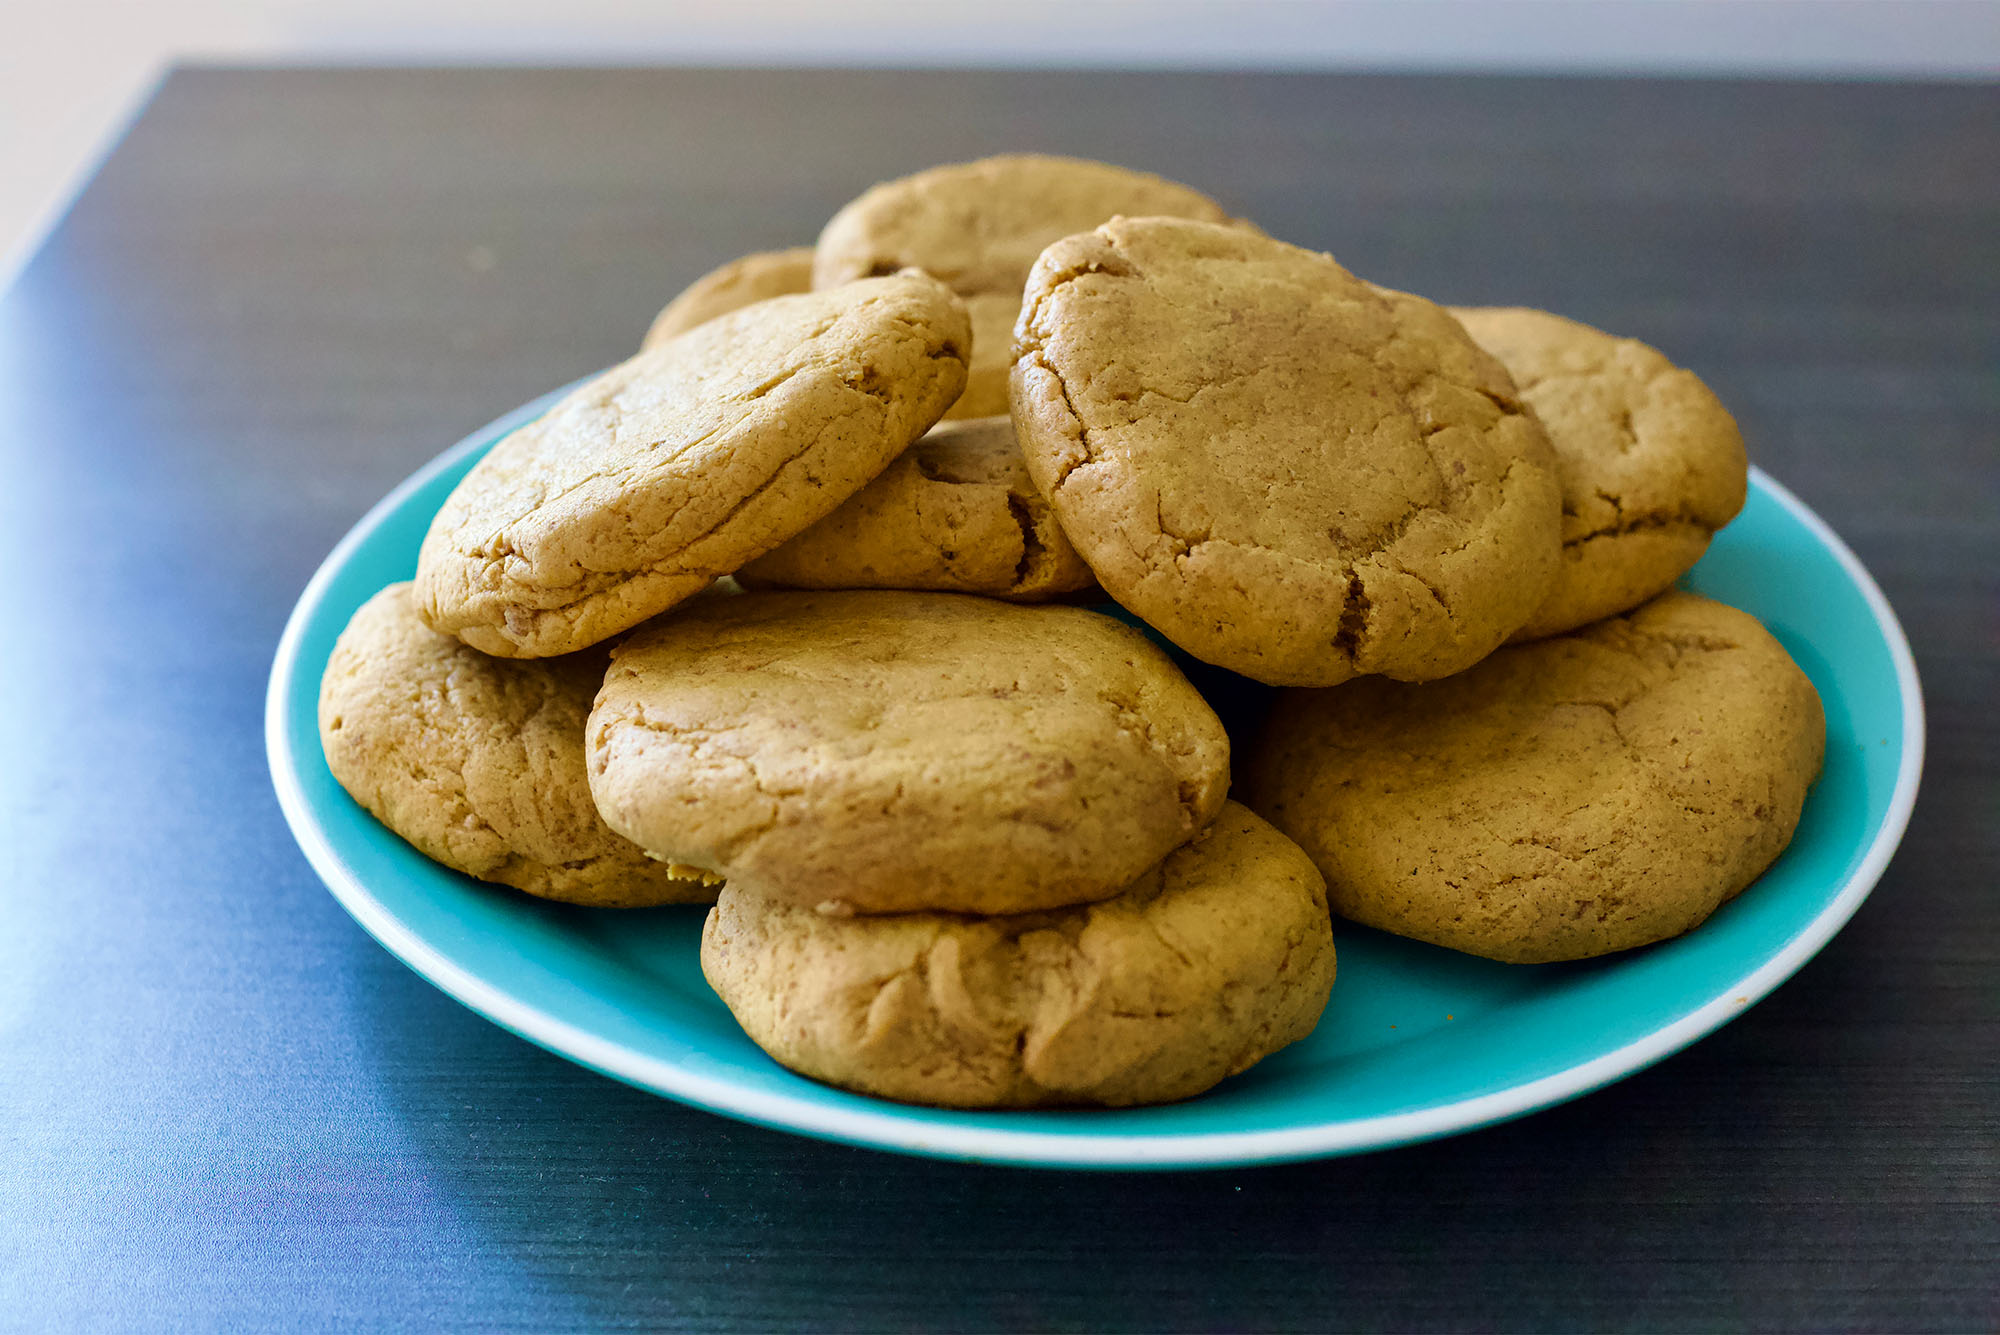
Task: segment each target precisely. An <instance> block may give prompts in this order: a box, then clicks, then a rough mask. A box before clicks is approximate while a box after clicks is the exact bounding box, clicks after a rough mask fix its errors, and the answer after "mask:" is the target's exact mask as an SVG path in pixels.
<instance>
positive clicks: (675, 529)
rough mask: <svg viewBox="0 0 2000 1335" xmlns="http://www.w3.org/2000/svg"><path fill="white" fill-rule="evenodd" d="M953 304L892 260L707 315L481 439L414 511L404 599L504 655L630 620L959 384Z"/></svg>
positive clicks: (861, 481) (743, 551)
mask: <svg viewBox="0 0 2000 1335" xmlns="http://www.w3.org/2000/svg"><path fill="white" fill-rule="evenodd" d="M969 338H970V333H969V327H968V324H967V321H966V316H965V308H964V307H963V306H962V305H961V304H960V303H959V301H958V299H957V298H956V297H954V296H952V295H951V293H950V292H949V291H947V290H946V289H945V288H944V287H943V286H942V285H941V284H939V283H938V282H937V281H936V280H934V279H931V278H928V277H926V276H925V275H923V274H919V273H915V272H911V273H905V274H898V275H896V276H894V277H890V278H873V279H868V280H866V281H863V282H859V283H853V284H849V285H848V286H846V287H840V288H835V289H833V290H832V291H828V292H810V293H805V294H803V295H800V296H791V297H774V298H772V299H771V300H769V301H761V302H758V303H757V304H756V305H754V306H746V307H744V308H743V309H741V310H738V311H733V312H731V313H730V314H728V315H723V316H719V317H717V318H716V319H713V320H710V321H709V322H708V323H707V324H704V325H702V326H700V327H699V328H697V329H693V330H690V331H689V332H687V333H686V334H683V335H681V336H680V337H678V338H672V339H668V340H667V341H666V342H664V343H662V344H660V345H658V346H657V347H655V348H653V349H652V350H651V351H648V352H642V353H640V354H639V355H638V356H636V357H634V358H632V359H631V360H630V361H628V362H626V363H624V364H623V365H622V366H619V367H616V368H614V369H613V370H611V371H609V372H606V373H605V374H604V375H601V376H599V377H598V378H597V379H595V380H593V381H591V382H590V383H589V384H587V385H584V386H583V387H581V388H580V389H577V390H576V391H574V392H573V393H571V394H570V395H568V396H567V397H566V398H564V399H563V401H562V402H561V403H559V404H557V405H556V406H555V407H554V408H551V409H550V410H549V411H548V413H547V414H546V415H545V416H543V417H542V418H540V419H539V420H537V421H535V422H532V423H530V424H529V425H527V426H524V427H522V428H521V429H520V430H518V431H516V432H514V433H513V434H512V435H510V436H508V437H507V438H506V439H505V440H503V441H501V442H500V443H499V444H498V445H496V446H494V447H493V450H492V452H491V453H489V454H488V455H487V456H486V457H485V458H484V459H482V460H480V462H479V463H478V464H477V465H476V466H475V467H474V468H473V469H472V471H471V472H470V473H468V474H466V476H465V479H464V481H462V482H460V483H459V484H458V488H457V489H456V490H455V491H453V492H452V494H451V496H450V497H449V498H448V499H447V500H446V501H445V503H444V507H443V508H442V509H441V510H439V511H438V514H437V517H436V518H435V519H434V520H433V521H432V523H431V528H430V532H429V533H428V534H427V535H426V536H425V538H424V542H423V547H422V550H421V551H420V552H419V554H418V557H417V607H418V610H419V611H420V612H421V614H422V615H423V618H424V620H425V621H426V622H428V623H429V624H430V626H431V627H432V628H433V629H435V630H441V631H446V632H448V633H450V634H454V635H456V636H458V637H459V638H460V639H462V640H464V641H465V642H466V643H467V644H470V645H471V646H472V647H473V648H475V649H483V650H485V651H486V652H487V653H490V654H499V655H502V656H504V657H509V658H541V657H547V656H550V655H553V654H562V653H569V652H571V651H573V650H576V649H581V648H583V647H584V646H585V645H588V644H594V643H596V642H597V641H599V640H602V639H604V638H605V637H607V636H610V635H615V634H617V633H618V632H619V631H621V630H625V629H627V628H628V627H631V626H635V625H637V624H638V623H639V622H641V621H643V620H645V619H646V618H647V617H650V616H653V615H654V614H656V613H658V612H662V611H664V610H666V609H667V608H669V607H672V606H673V605H674V604H676V603H678V602H680V601H682V600H683V599H685V598H688V597H690V596H692V595H693V594H694V593H696V592H697V591H699V590H700V589H702V588H704V587H706V586H707V585H708V584H710V583H711V582H712V581H713V580H714V579H715V578H716V576H718V575H726V574H730V573H732V572H734V571H735V570H736V569H737V568H738V567H740V566H742V565H743V564H744V563H746V562H748V561H750V560H753V559H755V558H756V557H758V556H761V555H763V554H764V553H765V552H767V551H769V550H770V549H771V548H773V547H776V546H777V545H778V544H779V543H781V542H783V541H785V540H786V539H787V538H789V537H791V536H792V535H794V534H796V533H799V532H802V531H803V530H805V529H807V528H809V527H811V526H812V525H813V524H814V523H816V522H817V521H818V520H819V519H820V518H821V517H822V516H824V515H826V514H827V513H828V512H830V511H831V510H833V508H834V507H835V506H837V505H839V504H840V503H841V502H842V501H844V500H846V499H847V498H848V497H849V496H851V495H853V494H854V493H855V492H857V491H859V490H860V489H861V488H862V487H864V486H865V485H867V483H868V482H869V481H870V480H871V479H872V478H874V476H875V475H876V474H877V473H879V472H881V471H882V470H883V469H884V468H886V467H887V466H888V465H889V462H890V460H892V459H894V458H895V457H896V456H897V455H898V454H900V453H902V452H903V449H904V447H906V446H907V445H908V444H909V443H910V442H911V441H913V440H915V439H916V438H917V437H918V436H920V435H922V434H923V433H924V431H925V430H927V429H928V428H929V427H930V425H931V424H932V423H933V422H935V421H936V420H937V419H938V416H939V414H941V413H942V412H943V411H944V410H945V408H946V406H948V405H949V404H950V403H951V401H952V400H953V399H955V398H957V397H958V392H959V390H960V389H962V388H963V387H964V384H965V347H966V344H967V341H968V339H969Z"/></svg>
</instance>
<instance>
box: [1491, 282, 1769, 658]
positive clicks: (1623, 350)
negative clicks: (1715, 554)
mask: <svg viewBox="0 0 2000 1335" xmlns="http://www.w3.org/2000/svg"><path fill="white" fill-rule="evenodd" d="M1452 314H1453V315H1455V316H1457V317H1458V320H1459V323H1461V324H1463V325H1464V326H1465V328H1466V331H1467V332H1468V333H1470V334H1471V335H1472V337H1473V338H1474V340H1476V341H1477V342H1478V344H1479V345H1480V346H1481V347H1483V348H1485V349H1486V350H1487V351H1488V352H1490V353H1492V354H1493V355H1494V356H1495V357H1498V358H1499V359H1500V361H1501V364H1502V365H1504V366H1506V368H1507V371H1508V374H1510V375H1511V376H1513V378H1514V383H1515V385H1516V386H1517V387H1518V388H1519V389H1520V392H1521V397H1522V398H1523V399H1525V400H1526V401H1527V403H1528V405H1529V406H1530V407H1532V408H1533V409H1534V410H1535V412H1536V413H1537V414H1538V415H1539V416H1540V417H1541V419H1542V425H1543V427H1544V428H1546V429H1547V431H1548V433H1549V440H1550V442H1551V443H1552V444H1553V445H1554V446H1555V451H1556V473H1557V476H1558V477H1560V478H1561V479H1562V490H1563V519H1562V542H1563V566H1562V574H1561V575H1560V577H1558V579H1557V580H1556V587H1555V591H1554V592H1553V593H1551V594H1550V595H1549V597H1548V599H1547V601H1545V602H1544V603H1543V604H1542V605H1541V606H1540V607H1539V608H1537V609H1536V610H1535V614H1534V616H1532V617H1530V618H1529V620H1528V624H1527V625H1525V626H1523V627H1521V629H1519V630H1517V631H1515V632H1514V639H1516V640H1533V639H1539V638H1541V637H1542V636H1544V635H1555V634H1558V633H1560V632H1562V631H1566V630H1574V629H1575V628H1576V627H1578V626H1583V625H1588V624H1589V623H1590V622H1593V621H1595V620H1597V619H1598V618H1599V617H1606V616H1610V615H1611V614H1612V613H1614V612H1623V611H1624V610H1626V609H1627V608H1630V607H1636V606H1638V605H1639V604H1640V603H1642V602H1644V601H1646V599H1648V598H1651V597H1652V596H1653V595H1654V594H1656V593H1660V592H1662V591H1664V590H1665V589H1667V588H1668V587H1669V586H1670V585H1672V584H1673V582H1674V581H1675V580H1676V579H1679V578H1680V577H1681V575H1682V574H1684V573H1685V572H1686V571H1687V570H1688V569H1689V568H1690V567H1691V566H1693V565H1694V563H1695V562H1696V561H1699V560H1700V559H1701V554H1702V553H1703V552H1705V551H1707V550H1708V541H1709V539H1710V538H1711V537H1713V536H1714V534H1715V531H1716V530H1717V529H1719V528H1721V527H1722V526H1723V525H1724V524H1727V523H1728V522H1729V521H1730V520H1732V519H1734V518H1735V517H1736V512H1737V511H1739V510H1741V509H1742V508H1743V498H1744V492H1745V488H1746V487H1747V485H1748V481H1749V464H1748V461H1747V460H1746V459H1745V458H1744V455H1743V434H1742V432H1740V431H1738V430H1737V429H1736V419H1734V418H1733V417H1731V416H1730V415H1729V410H1728V409H1727V408H1724V407H1723V406H1722V402H1721V400H1719V399H1717V398H1716V397H1715V395H1714V394H1713V393H1712V392H1710V390H1709V388H1708V386H1706V385H1704V384H1702V383H1701V381H1700V380H1699V379H1697V378H1696V377H1695V375H1694V374H1693V373H1692V372H1690V371H1683V370H1681V369H1680V368H1679V367H1677V366H1675V365H1674V364H1673V363H1672V362H1670V361H1668V360H1667V359H1666V358H1665V357H1663V356H1661V355H1660V354H1659V353H1657V352H1655V351H1654V350H1653V349H1651V348H1649V347H1647V346H1646V345H1645V344H1644V343H1640V342H1638V341H1636V340H1634V339H1629V338H1617V337H1614V336H1613V335H1610V334H1607V333H1604V332H1603V331H1602V330H1598V329H1593V328H1591V327H1590V326H1589V325H1586V324H1578V323H1577V322H1576V321H1574V320H1565V319H1564V318H1563V317H1561V316H1560V315H1550V314H1549V313H1548V312H1547V311H1534V310H1524V309H1519V308H1502V307H1484V308H1454V309H1453V311H1452Z"/></svg>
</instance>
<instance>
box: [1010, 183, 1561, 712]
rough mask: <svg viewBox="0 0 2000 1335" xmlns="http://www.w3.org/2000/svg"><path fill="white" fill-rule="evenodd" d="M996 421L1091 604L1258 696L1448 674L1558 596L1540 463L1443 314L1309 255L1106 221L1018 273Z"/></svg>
mask: <svg viewBox="0 0 2000 1335" xmlns="http://www.w3.org/2000/svg"><path fill="white" fill-rule="evenodd" d="M1017 344H1018V347H1019V349H1020V357H1019V360H1017V361H1016V363H1015V365H1014V373H1013V374H1014V381H1013V396H1014V420H1015V425H1016V428H1017V429H1018V431H1019V432H1020V437H1021V451H1022V454H1023V456H1024V457H1025V458H1026V460H1027V464H1028V471H1029V473H1030V474H1031V475H1032V476H1033V477H1034V479H1035V485H1036V486H1037V487H1039V488H1040V489H1041V491H1042V493H1043V494H1044V495H1045V496H1047V497H1048V498H1049V502H1050V504H1051V506H1052V507H1053V508H1054V510H1055V512H1056V519H1057V521H1058V522H1059V523H1060V524H1061V525H1062V527H1063V531H1064V532H1065V533H1067V534H1068V535H1069V538H1070V541H1071V542H1072V543H1074V544H1075V545H1076V548H1077V550H1078V552H1080V553H1081V554H1082V556H1083V558H1084V560H1085V561H1086V562H1088V563H1089V564H1090V567H1091V569H1092V570H1093V571H1094V572H1095V573H1096V575H1097V578H1098V581H1099V582H1100V583H1101V584H1103V586H1104V589H1105V592H1107V593H1109V594H1110V595H1111V596H1112V597H1113V598H1116V599H1117V600H1118V601H1119V602H1121V603H1123V604H1124V605H1125V606H1126V607H1128V608H1130V609H1131V610H1132V611H1133V612H1135V613H1137V614H1138V615H1139V616H1141V617H1143V618H1144V619H1145V620H1146V621H1147V622H1148V623H1149V624H1150V625H1152V626H1154V627H1155V628H1157V629H1158V630H1159V631H1161V633H1163V634H1164V635H1166V636H1167V638H1168V639H1170V640H1172V641H1173V642H1174V643H1176V644H1178V645H1180V646H1181V647H1182V648H1183V649H1186V650H1187V651H1188V652H1189V653H1191V654H1193V655H1194V656H1195V657H1197V658H1200V659H1204V660H1206V661H1207V662H1210V663H1214V664H1217V665H1219V666H1221V667H1226V668H1229V669H1230V670H1232V671H1235V672H1239V673H1242V674H1243V675H1244V676H1247V677H1252V678H1255V679H1256V680H1258V681H1262V682H1267V683H1270V684H1274V685H1309V686H1327V685H1333V684H1335V683H1338V682H1341V681H1345V680H1347V679H1348V678H1350V677H1353V676H1358V675H1363V674H1369V673H1377V674H1382V675H1385V676H1390V677H1396V678H1400V679H1404V680H1427V679H1429V678H1433V677H1442V676H1448V675H1450V674H1451V673H1453V672H1458V671H1462V670H1463V669H1465V668H1467V667H1469V666H1471V665H1472V664H1473V663H1476V662H1477V661H1479V659H1481V658H1483V657H1484V656H1485V655H1486V654H1488V653H1490V652H1491V651H1492V650H1493V649H1494V648H1496V647H1497V646H1499V645H1500V644H1501V643H1502V642H1503V641H1504V640H1505V639H1506V638H1507V636H1508V635H1510V634H1512V633H1513V632H1514V631H1515V630H1516V629H1517V628H1518V627H1520V626H1521V624H1522V623H1523V622H1525V621H1526V620H1527V619H1528V617H1529V615H1530V614H1532V613H1533V612H1534V610H1535V608H1536V607H1538V606H1539V605H1540V604H1541V602H1542V600H1543V599H1544V598H1545V597H1546V596H1547V594H1548V591H1549V589H1550V587H1551V586H1552V585H1553V583H1554V579H1555V574H1556V567H1557V564H1558V561H1559V558H1560V543H1559V538H1558V533H1559V527H1560V515H1561V503H1560V497H1559V493H1558V487H1557V483H1556V479H1555V474H1554V457H1553V455H1552V454H1551V452H1550V449H1549V443H1548V440H1547V438H1546V437H1545V436H1544V435H1543V433H1542V429H1541V427H1540V426H1539V425H1538V424H1537V423H1536V421H1535V419H1534V416H1533V414H1532V413H1530V412H1527V411H1526V410H1524V409H1523V408H1522V407H1521V405H1520V403H1519V402H1518V401H1517V400H1516V398H1515V396H1514V387H1513V384H1512V382H1511V381H1509V380H1508V378H1507V373H1506V371H1505V370H1503V369H1502V368H1501V366H1500V364H1499V363H1498V362H1496V361H1494V360H1493V358H1492V357H1490V356H1488V355H1487V354H1486V353H1484V352H1482V351H1480V350H1479V348H1478V347H1477V346H1476V345H1475V344H1474V343H1473V342H1472V340H1471V339H1470V338H1469V337H1468V336H1467V335H1466V333H1465V332H1464V330H1462V329H1461V328H1460V327H1459V326H1458V324H1457V322H1456V321H1454V320H1453V319H1452V318H1451V317H1450V316H1449V315H1447V314H1445V312H1444V311H1442V310H1441V309H1439V308H1438V307H1436V306H1433V305H1432V304H1431V303H1429V302H1427V301H1425V300H1423V299H1422V298H1420V297H1412V296H1407V295H1404V294H1401V293H1393V292H1382V291H1378V290H1377V289H1375V288H1373V287H1371V286H1370V285H1369V284H1367V283H1364V282H1362V281H1361V280H1360V279H1358V278H1356V277H1354V276H1353V275H1352V274H1350V273H1348V272H1347V271H1346V270H1345V269H1343V268H1341V267H1340V266H1339V265H1338V264H1336V263H1334V262H1333V260H1332V259H1331V258H1330V257H1328V256H1326V255H1319V254H1314V253H1313V252H1311V251H1306V250H1300V249H1299V248H1297V247H1296V246H1288V245H1285V244H1284V243H1283V242H1279V241H1273V240H1270V239H1269V238H1267V237H1262V236H1255V235H1251V234H1249V233H1246V232H1243V231H1240V230H1236V229H1231V228H1227V227H1220V226H1215V225H1213V224H1208V223H1198V222H1186V221H1182V220H1178V219H1169V218H1121V219H1118V220H1116V221H1113V222H1110V223H1107V224H1105V225H1104V226H1102V227H1100V228H1098V229H1097V230H1096V231H1094V232H1088V233H1084V234H1083V235H1080V236H1072V237H1069V238H1066V239H1065V240H1062V241H1060V242H1057V243H1056V244H1055V245H1053V246H1051V247H1049V249H1048V250H1047V251H1046V252H1044V253H1043V255H1042V257H1041V259H1040V260H1039V261H1037V262H1036V265H1035V271H1034V274H1033V276H1032V277H1030V278H1029V280H1028V289H1027V297H1026V302H1025V304H1024V305H1023V307H1022V310H1021V323H1020V327H1019V329H1018V331H1017Z"/></svg>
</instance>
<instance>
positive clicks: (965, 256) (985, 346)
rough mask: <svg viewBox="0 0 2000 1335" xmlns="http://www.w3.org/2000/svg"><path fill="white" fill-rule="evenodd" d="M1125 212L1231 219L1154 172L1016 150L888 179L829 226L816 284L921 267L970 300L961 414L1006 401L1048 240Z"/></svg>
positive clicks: (995, 410) (980, 413) (993, 411)
mask: <svg viewBox="0 0 2000 1335" xmlns="http://www.w3.org/2000/svg"><path fill="white" fill-rule="evenodd" d="M1118 214H1130V215H1133V216H1138V215H1150V214H1167V215H1171V216H1174V217H1187V218H1206V219H1210V220H1212V221H1215V222H1224V221H1227V220H1228V214H1227V213H1225V212H1224V211H1223V209H1222V206H1221V205H1219V204H1217V203H1216V202H1215V201H1214V200H1212V199H1210V198H1209V197H1208V196H1206V195H1204V194H1202V193H1200V192H1199V191H1196V190H1190V189H1189V188H1188V187H1186V186H1184V185H1178V184H1176V183H1174V182H1172V181H1169V180H1166V179H1164V178H1162V177H1158V176H1152V175H1149V174H1148V173H1145V172H1135V171H1129V170H1127V169H1126V168H1123V167H1113V166H1111V165H1110V164H1108V163H1103V162H1088V161H1085V160H1083V159H1080V158H1060V157H1048V156H1044V155H1041V154H1036V153H1010V154H1006V155H1003V156H1000V157H993V158H982V159H980V160H979V161H977V162H958V163H952V164H950V165H948V166H943V167H933V168H931V169H930V170H929V171H923V172H918V173H917V174H916V175H914V176H905V177H901V178H900V179H898V180H894V181H884V182H883V183H882V184H880V185H878V186H875V187H874V188H873V189H871V190H869V191H867V192H866V193H865V194H863V195H862V196H861V197H860V198H858V199H856V200H854V201H853V202H852V203H850V204H849V205H847V207H845V208H843V209H842V210H841V211H840V212H839V213H836V214H835V215H834V216H833V219H832V220H831V221H830V222H828V223H827V225H826V227H825V229H824V230H823V231H822V232H821V233H820V237H819V245H818V247H817V248H816V250H815V252H814V256H813V286H815V287H822V288H824V287H833V286H836V285H838V284H840V283H846V282H850V281H852V280H854V279H856V278H865V277H867V276H868V275H870V274H879V273H894V272H895V271H896V270H898V269H901V268H903V267H904V266H906V265H908V266H914V267H916V268H919V269H923V270H925V271H926V272H928V273H932V274H935V275H936V276H937V277H939V278H941V279H943V280H944V281H945V282H946V283H948V284H950V285H951V289H952V291H954V292H956V293H958V294H959V296H961V297H963V298H964V299H965V304H966V308H967V310H969V311H970V312H971V316H972V363H971V367H970V369H969V371H968V374H967V379H966V386H965V395H964V397H963V398H962V399H961V400H960V401H959V402H958V403H957V404H954V405H953V406H952V410H951V412H950V414H949V415H950V416H952V417H990V416H994V415H997V414H1000V413H1004V412H1006V411H1007V369H1008V366H1009V365H1010V364H1011V363H1012V361H1013V352H1012V343H1013V335H1014V318H1015V316H1016V315H1018V314H1019V313H1020V309H1021V285H1022V284H1023V283H1024V282H1026V281H1027V277H1028V270H1029V269H1031V268H1032V267H1033V266H1034V263H1035V257H1036V256H1037V255H1039V254H1041V252H1042V249H1043V247H1045V246H1047V245H1048V244H1049V243H1050V242H1052V241H1055V240H1057V239H1059V238H1061V237H1065V236H1068V235H1069V234H1070V233H1072V232H1080V231H1082V230H1084V229H1085V228H1087V227H1095V226H1097V224H1099V223H1101V222H1103V221H1105V220H1106V219H1107V218H1111V217H1113V216H1115V215H1118Z"/></svg>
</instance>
